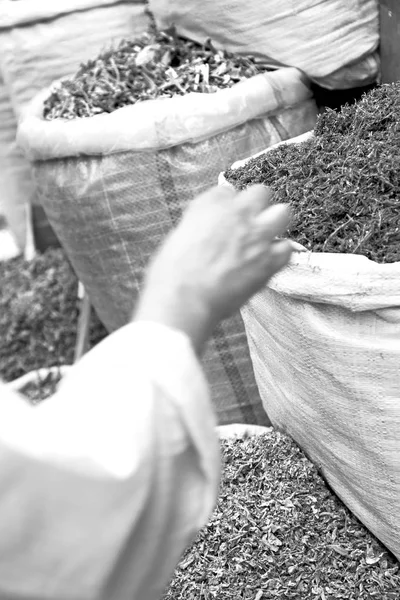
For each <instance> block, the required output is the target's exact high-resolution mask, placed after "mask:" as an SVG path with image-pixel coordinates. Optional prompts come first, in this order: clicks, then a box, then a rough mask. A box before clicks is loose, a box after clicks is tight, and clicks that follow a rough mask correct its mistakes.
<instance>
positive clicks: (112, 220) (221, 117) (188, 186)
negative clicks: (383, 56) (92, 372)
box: [19, 31, 316, 425]
mask: <svg viewBox="0 0 400 600" xmlns="http://www.w3.org/2000/svg"><path fill="white" fill-rule="evenodd" d="M255 73H256V74H255ZM221 88H224V89H221ZM105 111H106V112H105ZM44 113H45V114H46V118H44V116H43V115H44ZM315 120H316V106H315V103H314V101H313V99H312V98H311V92H310V89H309V87H308V85H307V82H306V80H305V79H304V76H303V75H302V74H301V73H300V72H299V71H297V70H296V69H281V70H278V71H275V72H271V73H267V72H265V73H262V72H259V71H258V70H255V67H254V62H253V61H252V60H251V59H250V58H249V59H245V58H241V59H238V58H237V57H235V56H232V55H229V54H227V53H224V52H217V51H216V50H215V49H214V48H213V46H212V44H211V43H209V42H208V43H207V44H206V45H204V46H202V45H197V44H194V43H192V42H190V41H187V40H182V39H181V38H178V37H177V36H176V35H175V33H174V32H173V31H171V32H158V33H157V32H153V33H151V32H150V33H146V34H144V35H143V36H142V38H141V39H140V40H134V41H132V40H126V41H124V42H122V43H121V45H120V46H119V47H117V48H115V49H114V50H113V51H109V52H106V53H104V54H102V55H101V56H100V57H97V58H96V60H93V61H91V62H90V63H88V64H87V65H84V66H83V67H82V68H81V70H80V72H79V73H78V74H77V76H76V77H75V78H74V80H72V81H69V82H64V84H63V85H61V86H60V85H57V86H56V87H55V88H53V93H52V94H50V91H49V90H47V91H44V92H43V94H41V95H40V96H39V97H38V98H36V100H35V101H34V102H33V103H32V104H31V106H30V109H29V111H28V112H27V113H26V115H25V118H24V119H23V120H22V122H21V124H20V129H19V142H20V144H21V146H22V147H23V148H24V150H25V152H26V153H27V155H28V156H29V158H30V159H31V161H32V167H33V173H34V178H35V183H36V185H37V189H38V191H39V195H40V198H41V201H42V202H43V205H44V207H45V209H46V212H47V215H48V217H49V220H50V222H51V224H52V225H53V227H54V229H55V231H56V232H57V235H58V237H59V239H60V241H61V243H62V245H63V246H64V248H65V250H66V252H67V254H68V256H69V258H70V260H71V263H72V264H73V266H74V268H75V270H76V273H77V275H78V277H79V279H80V280H81V281H82V283H83V284H84V286H85V289H86V291H87V292H88V294H89V296H90V298H91V301H92V303H93V305H94V307H95V309H96V311H97V313H98V315H99V317H100V319H101V320H102V321H103V323H104V324H105V325H106V327H107V328H108V329H109V330H114V329H116V328H118V327H120V326H122V325H124V324H125V323H126V322H127V321H128V320H129V318H130V315H131V314H132V309H133V306H134V302H135V298H136V296H137V293H138V291H139V289H140V286H141V281H142V276H143V272H144V268H145V266H146V264H147V261H148V259H149V257H150V256H151V255H152V254H153V253H154V251H155V249H156V248H157V247H158V245H159V244H160V242H161V241H162V240H163V239H164V237H165V236H166V234H167V233H168V232H169V231H170V230H171V228H172V227H174V226H175V225H176V223H177V222H178V221H179V219H180V216H181V213H182V209H183V208H184V207H185V206H186V205H187V203H188V202H190V200H191V199H193V198H194V197H195V196H197V195H198V194H199V193H201V192H202V191H204V190H206V189H207V188H209V187H211V186H212V185H214V184H215V183H216V180H217V176H218V173H219V172H220V171H221V170H222V169H223V168H225V167H226V166H227V165H229V164H231V162H232V161H233V160H237V159H239V158H243V157H245V156H248V155H249V154H251V153H252V152H256V151H257V150H261V149H262V148H264V147H265V146H269V145H272V144H274V143H275V142H277V141H279V140H280V139H286V138H288V137H291V136H292V135H295V134H297V133H301V132H303V131H305V130H308V129H311V128H312V127H313V126H314V123H315ZM205 367H206V373H207V375H208V378H209V381H210V384H211V390H212V397H213V401H214V406H215V409H216V412H217V416H218V420H219V423H220V424H225V423H234V422H239V423H241V422H242V423H243V422H244V423H255V424H261V425H263V424H268V419H267V418H266V415H265V412H264V410H263V408H262V405H261V401H260V398H259V394H258V391H257V386H256V383H255V381H254V374H253V369H252V365H251V361H250V356H249V352H248V346H247V342H246V336H245V333H244V327H243V322H242V319H241V317H240V314H237V315H236V316H235V317H233V318H232V319H230V320H227V321H226V322H225V323H223V324H222V325H221V326H220V327H219V328H218V330H217V331H216V334H215V336H214V338H213V340H212V342H211V344H210V346H209V349H208V353H207V355H206V357H205Z"/></svg>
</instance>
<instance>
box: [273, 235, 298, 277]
mask: <svg viewBox="0 0 400 600" xmlns="http://www.w3.org/2000/svg"><path fill="white" fill-rule="evenodd" d="M292 252H293V246H292V243H291V241H290V240H279V241H278V240H277V241H274V242H273V243H272V244H271V249H270V260H271V262H270V264H271V269H272V270H273V273H272V274H271V275H273V274H274V273H277V272H278V271H279V270H280V269H282V268H283V267H285V266H286V265H287V264H288V262H289V260H290V256H291V254H292Z"/></svg>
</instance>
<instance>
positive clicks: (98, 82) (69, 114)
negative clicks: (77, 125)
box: [44, 27, 266, 120]
mask: <svg viewBox="0 0 400 600" xmlns="http://www.w3.org/2000/svg"><path fill="white" fill-rule="evenodd" d="M265 70H266V68H265V66H264V67H262V66H259V65H256V63H255V60H254V59H253V58H251V57H243V56H238V55H235V54H232V53H231V52H226V51H224V50H217V49H216V48H214V46H213V44H212V42H211V41H210V40H208V41H206V42H205V44H203V45H201V44H197V43H196V42H193V41H190V40H187V39H184V38H182V37H179V36H178V35H177V34H176V31H175V29H174V28H171V29H169V30H166V31H157V30H156V29H155V28H154V27H153V28H151V30H150V31H149V32H145V33H144V34H143V35H142V36H141V37H140V38H137V39H134V40H123V41H121V43H120V44H119V45H118V46H117V47H115V48H112V49H110V50H107V51H105V52H102V53H101V54H100V55H99V56H98V57H97V58H95V59H93V60H90V61H88V62H87V63H85V64H83V65H81V67H80V69H79V71H78V72H77V73H76V75H75V76H74V77H72V78H71V79H68V80H64V81H63V82H62V84H61V85H60V87H59V88H58V89H56V90H55V91H54V92H53V93H51V95H50V96H49V98H48V99H47V101H46V102H45V108H44V117H45V118H46V119H47V120H52V119H60V118H61V119H74V118H76V117H91V116H93V115H96V114H100V113H110V112H113V111H114V110H117V109H118V108H122V107H123V106H128V105H132V104H136V103H137V102H142V101H143V100H151V99H154V98H170V97H172V96H183V95H185V94H188V93H189V92H200V93H205V94H210V93H213V92H216V91H217V90H219V89H223V88H229V87H232V86H233V85H234V84H235V83H238V82H239V81H242V80H243V79H246V78H248V77H252V76H253V75H257V74H258V73H260V72H262V71H265Z"/></svg>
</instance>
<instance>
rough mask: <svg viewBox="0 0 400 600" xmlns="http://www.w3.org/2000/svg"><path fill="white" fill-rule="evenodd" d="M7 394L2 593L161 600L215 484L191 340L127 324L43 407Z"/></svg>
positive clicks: (203, 389) (0, 421) (214, 455)
mask: <svg viewBox="0 0 400 600" xmlns="http://www.w3.org/2000/svg"><path fill="white" fill-rule="evenodd" d="M0 395H1V402H0V600H5V599H6V598H7V600H8V599H15V600H26V599H32V600H33V599H35V600H50V599H52V600H71V599H74V600H75V599H76V600H86V599H87V600H89V599H94V598H96V599H97V598H101V599H103V598H104V600H106V599H107V600H159V599H160V597H161V596H162V594H163V592H164V590H165V587H166V586H167V585H168V582H169V579H170V577H171V576H172V574H173V571H174V568H175V566H176V564H177V562H178V561H179V558H180V556H181V554H182V552H183V551H184V549H185V547H186V546H187V545H188V544H189V543H190V542H191V541H192V540H193V538H194V537H195V535H196V533H197V531H198V529H199V528H200V527H202V526H203V525H204V524H205V523H206V521H207V519H208V517H209V515H210V513H211V511H212V509H213V507H214V503H215V500H216V496H217V489H218V481H219V471H220V464H219V445H218V439H217V436H216V433H215V421H214V415H213V411H212V408H211V404H210V399H209V395H208V389H207V385H206V382H205V380H204V376H203V374H202V371H201V368H200V365H199V363H198V361H197V359H196V357H195V355H194V352H193V350H192V348H191V345H190V342H189V340H188V339H187V338H186V336H184V335H183V334H181V333H179V332H178V331H173V330H171V329H168V328H166V327H164V326H162V325H157V324H152V323H132V324H130V325H127V326H126V327H124V328H122V329H120V330H119V331H117V332H115V333H114V334H112V335H110V336H109V337H108V338H107V339H106V340H104V341H103V342H102V343H100V344H99V345H98V346H96V348H94V349H93V350H92V351H91V352H89V353H88V354H87V355H86V356H85V357H84V358H83V359H82V360H81V361H80V363H79V364H78V365H76V366H74V367H73V368H72V369H71V372H70V374H68V375H67V376H66V378H65V381H64V382H63V384H62V385H61V386H60V390H59V391H58V392H57V394H55V395H54V396H53V397H52V398H50V399H49V400H47V401H46V402H44V403H43V404H41V405H39V406H37V407H34V408H32V407H31V406H29V405H27V404H26V403H25V402H23V401H21V399H20V398H19V397H18V396H16V395H15V394H12V393H11V392H10V391H8V390H7V389H6V386H2V387H0Z"/></svg>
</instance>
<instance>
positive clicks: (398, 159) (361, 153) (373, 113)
mask: <svg viewBox="0 0 400 600" xmlns="http://www.w3.org/2000/svg"><path fill="white" fill-rule="evenodd" d="M225 177H226V179H227V180H228V181H229V182H230V183H232V184H233V185H234V186H235V187H236V188H237V189H243V188H246V187H247V186H248V185H250V184H254V183H263V184H265V185H268V186H271V187H272V189H273V190H274V191H275V194H274V201H276V202H288V203H290V205H291V207H292V222H291V224H290V227H289V229H288V231H287V233H288V236H290V237H291V238H292V239H293V240H295V241H296V242H298V243H300V244H302V245H303V246H305V247H306V248H307V249H309V250H313V251H314V252H343V253H353V254H363V255H365V256H367V257H368V258H369V259H371V260H373V261H376V262H378V263H391V262H396V261H399V260H400V220H399V219H400V197H399V194H400V83H395V84H390V85H382V86H380V87H378V88H376V89H374V90H373V91H371V92H369V93H368V94H366V95H364V96H363V98H362V99H361V100H360V101H359V102H358V103H356V104H354V105H352V106H348V105H346V106H345V107H343V108H342V110H341V111H340V112H339V113H336V112H334V111H332V110H328V111H327V112H326V113H324V114H322V115H320V117H319V119H318V122H317V125H316V128H315V135H314V136H313V137H312V138H311V139H310V140H308V141H306V142H303V143H302V144H296V145H294V144H290V145H284V146H281V147H278V148H276V149H274V150H271V151H270V152H268V153H266V154H263V155H261V156H260V157H258V158H254V159H252V160H250V161H249V162H248V163H247V164H246V165H245V166H244V167H241V168H239V169H235V170H231V169H230V170H228V171H227V172H226V173H225Z"/></svg>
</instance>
